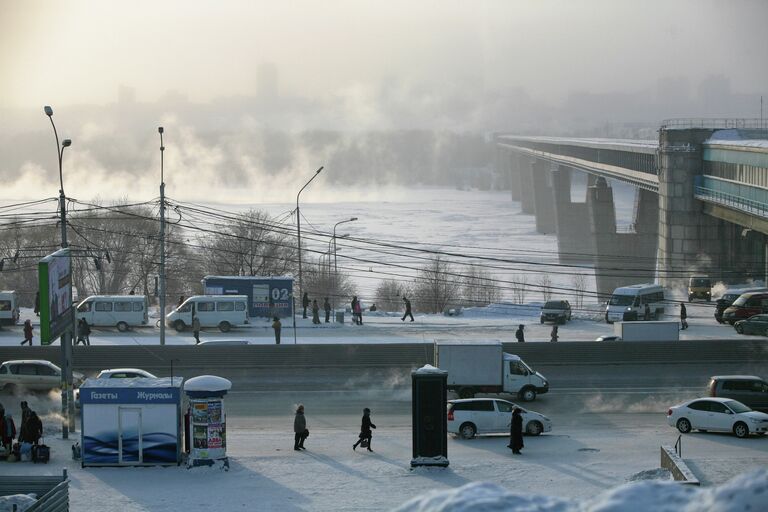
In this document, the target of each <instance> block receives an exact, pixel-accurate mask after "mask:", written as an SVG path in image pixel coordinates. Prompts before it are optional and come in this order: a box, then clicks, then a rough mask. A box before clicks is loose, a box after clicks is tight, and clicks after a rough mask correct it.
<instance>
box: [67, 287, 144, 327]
mask: <svg viewBox="0 0 768 512" xmlns="http://www.w3.org/2000/svg"><path fill="white" fill-rule="evenodd" d="M148 306H149V304H148V302H147V298H146V297H145V296H144V295H91V296H90V297H87V298H86V299H84V300H83V301H82V302H81V303H80V304H78V305H77V319H78V320H80V319H81V318H84V319H85V321H86V322H88V325H94V326H96V327H117V330H118V331H120V332H125V331H127V330H128V329H129V328H131V327H137V326H140V325H147V323H148V322H149V314H148V312H147V307H148Z"/></svg>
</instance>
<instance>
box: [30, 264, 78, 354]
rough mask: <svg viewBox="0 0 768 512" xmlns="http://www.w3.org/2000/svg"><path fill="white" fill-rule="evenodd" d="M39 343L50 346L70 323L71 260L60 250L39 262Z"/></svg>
mask: <svg viewBox="0 0 768 512" xmlns="http://www.w3.org/2000/svg"><path fill="white" fill-rule="evenodd" d="M38 279H39V287H40V342H41V344H42V345H50V344H51V343H52V342H53V341H54V340H55V339H56V338H58V337H59V336H61V335H62V333H64V332H65V331H66V330H67V329H68V328H70V327H71V324H72V258H71V255H70V252H69V249H60V250H58V251H56V252H54V253H53V254H50V255H48V256H46V257H45V258H43V259H42V260H40V262H39V263H38Z"/></svg>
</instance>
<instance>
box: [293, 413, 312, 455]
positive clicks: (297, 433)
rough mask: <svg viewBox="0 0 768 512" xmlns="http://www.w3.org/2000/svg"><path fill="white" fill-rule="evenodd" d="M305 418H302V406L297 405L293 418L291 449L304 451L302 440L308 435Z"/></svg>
mask: <svg viewBox="0 0 768 512" xmlns="http://www.w3.org/2000/svg"><path fill="white" fill-rule="evenodd" d="M308 433H309V432H308V431H307V418H306V417H304V406H303V405H301V404H299V406H298V407H297V408H296V416H295V417H294V418H293V449H294V450H296V451H299V450H306V448H304V440H305V439H306V438H307V435H308Z"/></svg>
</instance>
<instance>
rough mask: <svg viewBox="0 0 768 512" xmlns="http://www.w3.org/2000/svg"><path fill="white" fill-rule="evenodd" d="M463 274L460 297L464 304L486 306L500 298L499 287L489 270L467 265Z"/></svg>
mask: <svg viewBox="0 0 768 512" xmlns="http://www.w3.org/2000/svg"><path fill="white" fill-rule="evenodd" d="M463 274H464V277H463V278H462V283H461V284H462V298H463V302H464V304H465V305H466V306H487V305H488V304H493V303H495V302H499V300H501V288H500V287H499V285H498V284H496V281H495V280H494V278H493V276H492V275H491V273H490V272H488V271H487V270H485V269H482V268H479V267H477V266H475V265H467V266H466V267H465V268H464V272H463Z"/></svg>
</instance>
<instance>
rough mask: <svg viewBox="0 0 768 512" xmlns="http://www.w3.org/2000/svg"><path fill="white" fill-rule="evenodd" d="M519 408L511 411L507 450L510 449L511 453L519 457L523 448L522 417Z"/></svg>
mask: <svg viewBox="0 0 768 512" xmlns="http://www.w3.org/2000/svg"><path fill="white" fill-rule="evenodd" d="M521 412H522V411H521V410H520V408H519V407H515V408H514V409H513V410H512V422H511V423H510V425H509V444H508V445H507V448H511V449H512V453H514V454H515V455H520V450H521V449H522V448H523V447H524V446H525V445H524V444H523V416H522V414H521Z"/></svg>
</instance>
